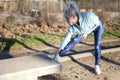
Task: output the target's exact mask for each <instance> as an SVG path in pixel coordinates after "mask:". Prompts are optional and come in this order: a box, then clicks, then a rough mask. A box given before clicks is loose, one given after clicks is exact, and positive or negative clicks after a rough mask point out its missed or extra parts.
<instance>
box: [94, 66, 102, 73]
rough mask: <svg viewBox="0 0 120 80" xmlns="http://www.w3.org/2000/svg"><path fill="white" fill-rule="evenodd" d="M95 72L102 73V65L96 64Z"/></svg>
mask: <svg viewBox="0 0 120 80" xmlns="http://www.w3.org/2000/svg"><path fill="white" fill-rule="evenodd" d="M95 73H96V74H97V75H99V74H101V70H100V66H99V65H95Z"/></svg>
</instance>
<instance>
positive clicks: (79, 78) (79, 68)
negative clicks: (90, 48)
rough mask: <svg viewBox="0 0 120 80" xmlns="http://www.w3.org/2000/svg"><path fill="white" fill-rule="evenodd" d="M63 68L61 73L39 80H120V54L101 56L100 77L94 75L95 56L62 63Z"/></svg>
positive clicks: (39, 79)
mask: <svg viewBox="0 0 120 80" xmlns="http://www.w3.org/2000/svg"><path fill="white" fill-rule="evenodd" d="M62 67H63V70H62V72H61V73H59V74H52V75H47V76H43V77H40V78H38V80H120V52H115V53H106V54H104V55H102V56H101V62H100V67H101V70H102V73H101V74H100V75H96V74H95V73H94V57H93V56H91V57H86V58H82V59H77V60H76V59H74V58H71V61H68V62H64V63H62Z"/></svg>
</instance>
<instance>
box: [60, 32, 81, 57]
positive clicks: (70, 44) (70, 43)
mask: <svg viewBox="0 0 120 80" xmlns="http://www.w3.org/2000/svg"><path fill="white" fill-rule="evenodd" d="M81 39H82V34H80V35H78V34H77V35H76V36H75V37H74V38H72V39H71V41H70V42H69V43H68V44H67V46H66V47H65V48H64V49H63V50H61V51H60V52H59V55H60V56H63V55H64V54H65V53H66V52H68V51H70V50H71V49H72V48H73V47H74V46H75V44H77V43H79V42H80V41H81Z"/></svg>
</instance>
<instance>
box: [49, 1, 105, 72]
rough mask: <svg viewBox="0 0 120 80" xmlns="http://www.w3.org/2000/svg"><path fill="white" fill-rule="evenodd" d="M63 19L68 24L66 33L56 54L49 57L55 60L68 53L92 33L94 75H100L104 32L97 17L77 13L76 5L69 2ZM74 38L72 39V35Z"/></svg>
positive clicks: (90, 13) (90, 14) (88, 13)
mask: <svg viewBox="0 0 120 80" xmlns="http://www.w3.org/2000/svg"><path fill="white" fill-rule="evenodd" d="M64 17H65V19H66V21H67V23H68V24H69V27H68V33H67V35H66V37H65V39H64V41H63V42H62V43H61V45H60V47H59V49H58V50H57V52H56V54H54V55H51V56H49V57H51V58H56V57H59V56H63V55H64V54H65V53H66V52H68V51H70V50H71V49H72V48H73V47H74V46H75V45H76V44H77V43H79V42H80V41H81V40H83V39H86V38H87V36H88V35H90V34H91V33H92V32H93V33H94V46H95V73H96V74H100V73H101V70H100V66H99V62H100V54H101V48H100V43H101V38H102V34H103V31H104V26H103V24H102V22H101V20H100V19H99V17H98V16H97V15H95V14H94V13H92V12H79V10H78V7H77V5H76V4H75V3H74V2H70V3H69V4H68V5H67V7H66V8H65V10H64ZM73 34H75V37H74V38H72V35H73Z"/></svg>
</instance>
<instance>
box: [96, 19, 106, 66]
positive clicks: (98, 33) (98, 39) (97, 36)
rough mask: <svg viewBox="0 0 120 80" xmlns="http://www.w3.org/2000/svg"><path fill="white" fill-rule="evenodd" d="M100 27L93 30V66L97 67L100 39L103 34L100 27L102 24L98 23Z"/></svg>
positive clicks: (102, 28) (102, 27) (102, 29)
mask: <svg viewBox="0 0 120 80" xmlns="http://www.w3.org/2000/svg"><path fill="white" fill-rule="evenodd" d="M100 23H101V24H100V25H99V26H98V27H97V29H95V30H94V46H95V65H99V62H100V56H101V47H100V44H101V38H102V34H103V32H104V26H103V25H102V22H101V21H100Z"/></svg>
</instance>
